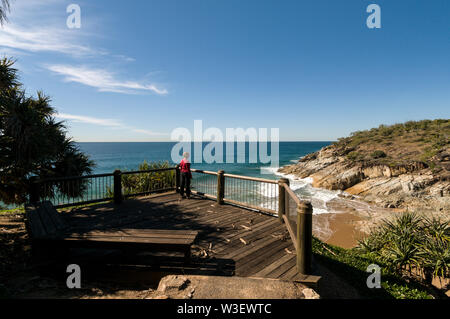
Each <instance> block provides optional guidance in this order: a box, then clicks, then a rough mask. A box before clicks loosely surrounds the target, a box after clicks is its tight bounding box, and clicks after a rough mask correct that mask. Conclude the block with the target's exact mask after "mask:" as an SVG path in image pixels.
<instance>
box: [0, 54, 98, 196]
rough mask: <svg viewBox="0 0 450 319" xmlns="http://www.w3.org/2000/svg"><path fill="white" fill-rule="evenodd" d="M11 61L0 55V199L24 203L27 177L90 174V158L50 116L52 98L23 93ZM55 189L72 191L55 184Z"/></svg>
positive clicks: (61, 191) (28, 187)
mask: <svg viewBox="0 0 450 319" xmlns="http://www.w3.org/2000/svg"><path fill="white" fill-rule="evenodd" d="M13 66H14V61H12V60H10V59H7V58H4V59H2V60H0V201H3V202H4V203H7V204H22V203H24V202H26V200H27V194H28V193H29V191H30V182H29V180H30V178H31V177H33V176H35V177H36V178H52V177H63V176H80V175H84V174H89V173H91V171H92V167H93V163H92V162H91V161H90V160H89V159H88V157H87V156H86V155H85V154H83V153H82V152H80V151H79V149H78V148H77V146H76V145H75V144H74V143H73V141H72V140H71V139H70V138H68V137H67V136H66V128H65V126H64V124H63V123H61V122H57V121H56V120H55V118H54V117H53V115H54V113H55V110H54V109H53V108H52V107H51V106H50V98H49V97H48V96H46V95H44V94H43V93H42V92H38V93H37V97H32V96H27V95H26V93H25V90H24V89H23V87H22V85H21V84H20V82H19V81H18V77H17V70H16V69H15V68H14V67H13ZM83 187H84V185H80V189H83ZM52 189H53V188H52ZM55 191H59V192H60V193H62V194H65V195H70V194H66V193H68V192H67V190H66V189H64V188H63V187H60V186H59V185H55Z"/></svg>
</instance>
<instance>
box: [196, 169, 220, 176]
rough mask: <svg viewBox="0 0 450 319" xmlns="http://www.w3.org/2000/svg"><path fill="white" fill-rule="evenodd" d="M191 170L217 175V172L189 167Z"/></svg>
mask: <svg viewBox="0 0 450 319" xmlns="http://www.w3.org/2000/svg"><path fill="white" fill-rule="evenodd" d="M191 172H193V173H202V174H207V175H217V172H211V171H204V170H201V169H195V168H191Z"/></svg>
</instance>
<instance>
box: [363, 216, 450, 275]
mask: <svg viewBox="0 0 450 319" xmlns="http://www.w3.org/2000/svg"><path fill="white" fill-rule="evenodd" d="M357 250H358V251H360V252H362V254H363V255H366V256H370V257H372V258H376V259H377V260H379V261H380V262H382V263H384V264H386V265H387V266H388V267H389V268H390V269H391V270H393V271H395V272H397V273H399V274H405V271H409V272H411V269H414V268H415V269H417V270H419V272H421V273H423V274H425V277H426V280H427V282H428V283H431V281H432V279H433V277H440V278H449V277H450V223H449V222H443V221H442V220H441V219H439V218H425V219H419V217H418V216H417V215H416V214H414V213H405V214H402V215H401V216H398V217H396V218H395V219H394V220H392V221H386V220H385V221H383V223H382V225H381V226H380V227H379V228H377V229H374V230H373V231H372V232H371V233H370V235H369V236H368V237H366V238H364V239H361V240H359V244H358V249H357Z"/></svg>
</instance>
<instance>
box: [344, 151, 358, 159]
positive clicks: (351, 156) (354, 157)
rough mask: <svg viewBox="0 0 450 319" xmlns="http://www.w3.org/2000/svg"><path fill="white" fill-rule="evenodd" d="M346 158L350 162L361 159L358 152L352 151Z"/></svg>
mask: <svg viewBox="0 0 450 319" xmlns="http://www.w3.org/2000/svg"><path fill="white" fill-rule="evenodd" d="M347 158H348V159H349V160H351V161H357V160H358V159H360V158H361V154H360V153H359V152H356V151H352V152H350V153H348V154H347Z"/></svg>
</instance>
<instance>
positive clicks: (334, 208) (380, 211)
mask: <svg viewBox="0 0 450 319" xmlns="http://www.w3.org/2000/svg"><path fill="white" fill-rule="evenodd" d="M281 168H282V167H280V168H279V169H281ZM279 169H278V170H277V171H275V172H274V174H275V175H277V176H282V177H285V178H288V179H289V181H290V182H291V186H292V185H296V186H298V185H299V183H300V184H303V183H304V186H300V187H298V188H296V189H294V192H296V194H297V195H300V194H298V192H297V190H299V189H301V188H302V187H311V188H312V189H313V190H314V191H315V192H316V193H315V194H319V195H324V197H325V200H323V204H324V206H325V207H317V206H316V207H314V210H315V211H316V213H314V212H313V216H314V217H313V235H314V236H316V237H317V238H319V239H320V240H322V241H323V242H325V243H328V244H331V245H335V246H339V247H342V248H353V247H355V246H357V244H358V240H359V239H362V238H364V237H365V236H367V235H368V234H369V233H370V230H371V229H372V228H374V227H376V225H377V224H379V223H380V222H381V221H382V220H383V219H386V218H390V217H393V216H395V215H396V214H398V213H399V212H402V211H404V210H402V209H394V208H382V207H379V206H376V205H375V204H373V203H369V202H366V201H364V200H362V199H359V198H358V197H357V196H353V195H351V194H347V193H345V192H342V191H330V190H327V189H322V188H317V187H313V186H312V184H313V181H312V178H310V177H306V178H299V177H296V176H295V175H294V174H284V173H281V172H279ZM294 187H295V186H294ZM332 194H334V196H332ZM327 196H328V197H329V198H330V199H328V200H326V197H327ZM321 201H322V199H317V198H314V194H313V195H312V196H311V202H312V203H313V206H314V204H318V202H321ZM324 211H325V212H324Z"/></svg>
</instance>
